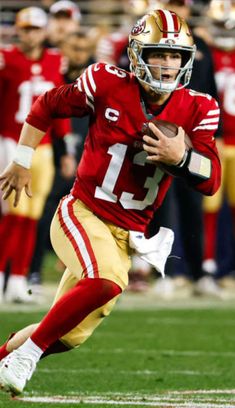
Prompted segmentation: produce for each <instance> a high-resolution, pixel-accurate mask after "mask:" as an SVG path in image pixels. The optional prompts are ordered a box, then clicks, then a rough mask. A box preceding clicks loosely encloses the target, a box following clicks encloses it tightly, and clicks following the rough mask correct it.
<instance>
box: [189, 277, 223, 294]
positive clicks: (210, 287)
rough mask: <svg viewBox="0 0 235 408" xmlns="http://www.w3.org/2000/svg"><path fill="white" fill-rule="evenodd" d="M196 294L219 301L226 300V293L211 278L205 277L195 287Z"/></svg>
mask: <svg viewBox="0 0 235 408" xmlns="http://www.w3.org/2000/svg"><path fill="white" fill-rule="evenodd" d="M194 293H195V294H196V295H201V296H209V297H214V298H217V299H225V298H226V294H225V291H224V290H223V289H222V288H221V287H220V286H219V285H218V283H217V281H216V280H215V279H214V278H213V277H211V276H203V277H202V278H200V279H199V280H198V281H197V282H196V283H195V286H194Z"/></svg>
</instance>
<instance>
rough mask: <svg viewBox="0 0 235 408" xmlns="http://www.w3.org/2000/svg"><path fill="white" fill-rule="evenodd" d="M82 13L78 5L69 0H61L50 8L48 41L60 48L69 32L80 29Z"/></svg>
mask: <svg viewBox="0 0 235 408" xmlns="http://www.w3.org/2000/svg"><path fill="white" fill-rule="evenodd" d="M80 21H81V13H80V9H79V7H78V5H77V4H76V3H74V2H72V1H69V0H60V1H57V2H56V3H54V4H52V5H51V7H50V9H49V23H48V30H47V31H48V42H49V45H51V46H52V47H57V48H60V46H61V43H62V42H63V40H64V38H65V37H66V35H67V34H69V33H71V32H74V31H76V30H78V28H79V26H80Z"/></svg>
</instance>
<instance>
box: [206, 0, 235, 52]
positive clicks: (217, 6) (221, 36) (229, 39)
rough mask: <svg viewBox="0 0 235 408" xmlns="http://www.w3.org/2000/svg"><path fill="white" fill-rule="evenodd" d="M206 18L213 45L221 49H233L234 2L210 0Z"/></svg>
mask: <svg viewBox="0 0 235 408" xmlns="http://www.w3.org/2000/svg"><path fill="white" fill-rule="evenodd" d="M207 16H208V17H209V18H210V21H211V25H210V26H209V31H210V33H211V36H212V38H213V43H214V44H215V45H216V46H217V47H219V48H222V49H227V50H230V49H234V48H235V0H211V1H210V4H209V7H208V11H207Z"/></svg>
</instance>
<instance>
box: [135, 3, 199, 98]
mask: <svg viewBox="0 0 235 408" xmlns="http://www.w3.org/2000/svg"><path fill="white" fill-rule="evenodd" d="M154 49H157V50H158V49H160V50H164V51H169V50H173V51H176V52H180V53H181V55H182V66H181V68H180V69H179V73H178V75H177V77H176V79H175V81H174V82H170V83H169V82H167V83H166V82H164V81H163V79H162V75H160V79H159V80H156V79H154V78H153V76H152V74H151V71H150V65H149V64H148V63H147V62H146V61H145V59H146V58H145V55H146V54H147V52H148V50H154ZM195 51H196V46H195V45H194V43H193V38H192V34H191V32H190V30H189V27H188V25H187V23H186V22H185V20H183V19H182V18H180V17H179V16H178V15H176V14H175V13H174V12H172V11H169V10H153V11H150V12H149V13H148V14H146V15H145V16H143V17H142V18H141V19H140V20H138V21H137V23H136V24H135V25H134V27H133V28H132V31H131V34H130V36H129V48H128V55H129V59H130V69H131V71H132V72H133V73H134V74H135V76H136V77H137V79H138V80H139V82H140V83H141V84H142V86H143V87H144V88H145V89H146V90H148V89H151V90H153V91H155V92H156V93H169V92H172V91H174V90H175V89H180V88H183V87H185V86H186V85H188V83H189V81H190V77H191V72H192V66H193V60H194V56H195ZM169 68H171V67H169ZM173 69H174V70H175V68H174V67H172V70H173ZM161 70H162V68H161V67H160V71H161Z"/></svg>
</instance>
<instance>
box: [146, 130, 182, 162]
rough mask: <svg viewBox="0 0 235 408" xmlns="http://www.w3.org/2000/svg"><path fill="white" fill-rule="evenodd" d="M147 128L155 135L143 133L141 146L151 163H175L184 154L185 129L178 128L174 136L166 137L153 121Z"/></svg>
mask: <svg viewBox="0 0 235 408" xmlns="http://www.w3.org/2000/svg"><path fill="white" fill-rule="evenodd" d="M149 129H150V131H151V133H152V134H153V135H154V136H155V137H152V136H149V135H146V134H145V135H144V136H143V140H144V144H143V148H144V150H145V151H146V152H147V153H148V156H147V159H148V160H149V161H151V162H153V163H156V164H158V163H159V162H161V163H165V164H167V165H177V164H178V163H180V161H181V160H182V158H183V157H184V154H185V148H186V145H185V131H184V130H183V128H182V127H179V128H178V133H177V135H176V136H175V137H171V138H169V137H167V136H165V135H164V133H162V132H161V130H160V129H158V128H157V127H156V126H155V125H154V124H153V123H151V122H150V123H149Z"/></svg>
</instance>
